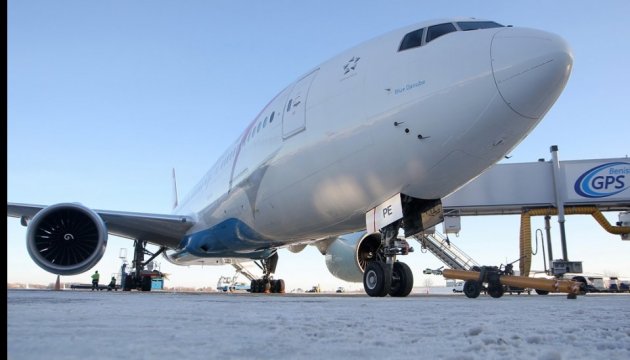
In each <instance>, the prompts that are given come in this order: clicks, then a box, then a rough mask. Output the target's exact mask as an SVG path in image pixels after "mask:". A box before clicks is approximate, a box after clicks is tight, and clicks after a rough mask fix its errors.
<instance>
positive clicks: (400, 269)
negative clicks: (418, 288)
mask: <svg viewBox="0 0 630 360" xmlns="http://www.w3.org/2000/svg"><path fill="white" fill-rule="evenodd" d="M412 289H413V273H412V272H411V268H409V265H407V264H405V263H402V262H399V261H396V262H395V263H394V269H393V271H392V287H391V288H390V290H389V295H390V296H393V297H405V296H407V295H409V294H410V293H411V290H412Z"/></svg>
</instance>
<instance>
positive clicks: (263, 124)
mask: <svg viewBox="0 0 630 360" xmlns="http://www.w3.org/2000/svg"><path fill="white" fill-rule="evenodd" d="M275 115H276V112H275V111H273V112H272V113H271V115H269V116H267V117H265V120H263V121H260V122H259V123H258V125H254V126H253V127H252V131H251V132H250V133H249V135H248V136H247V141H249V140H251V139H253V138H254V135H256V134H257V133H258V132H259V131H260V129H264V128H265V127H266V126H267V122H269V125H271V123H272V122H273V118H274V116H275Z"/></svg>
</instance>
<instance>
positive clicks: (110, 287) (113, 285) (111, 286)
mask: <svg viewBox="0 0 630 360" xmlns="http://www.w3.org/2000/svg"><path fill="white" fill-rule="evenodd" d="M115 289H116V277H115V276H112V280H111V281H110V282H109V285H107V291H112V290H115Z"/></svg>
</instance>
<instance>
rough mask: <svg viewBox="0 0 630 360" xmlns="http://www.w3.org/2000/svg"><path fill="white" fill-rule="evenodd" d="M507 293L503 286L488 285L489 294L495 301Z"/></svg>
mask: <svg viewBox="0 0 630 360" xmlns="http://www.w3.org/2000/svg"><path fill="white" fill-rule="evenodd" d="M504 292H505V288H504V287H503V285H501V284H488V294H490V296H492V297H493V298H495V299H498V298H500V297H501V296H503V293H504Z"/></svg>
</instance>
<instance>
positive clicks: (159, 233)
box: [7, 203, 194, 248]
mask: <svg viewBox="0 0 630 360" xmlns="http://www.w3.org/2000/svg"><path fill="white" fill-rule="evenodd" d="M46 207H47V206H45V205H32V204H17V203H7V216H11V217H18V218H21V219H22V225H25V221H28V220H30V219H32V218H33V217H34V216H35V215H36V214H37V213H38V212H39V211H40V210H42V209H44V208H46ZM94 212H95V213H96V214H98V216H100V217H101V219H103V221H104V222H105V225H106V226H107V232H108V233H109V234H111V235H115V236H120V237H125V238H130V239H138V240H142V241H148V242H149V243H152V244H156V245H160V246H166V247H169V248H176V247H177V246H178V245H179V243H180V241H181V239H182V237H183V236H184V235H185V234H186V231H187V230H188V229H190V228H191V227H192V226H193V225H194V219H193V218H192V217H190V216H184V215H162V214H147V213H136V212H124V211H110V210H94Z"/></svg>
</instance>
